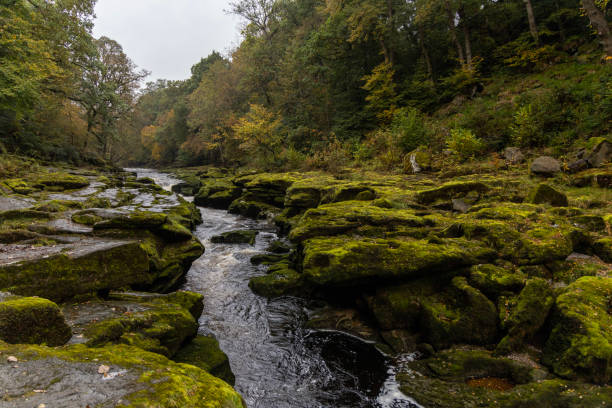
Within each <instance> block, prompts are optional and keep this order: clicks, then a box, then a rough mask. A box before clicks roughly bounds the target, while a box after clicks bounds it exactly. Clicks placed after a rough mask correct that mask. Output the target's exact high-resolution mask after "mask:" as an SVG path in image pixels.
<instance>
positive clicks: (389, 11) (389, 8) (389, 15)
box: [387, 0, 395, 66]
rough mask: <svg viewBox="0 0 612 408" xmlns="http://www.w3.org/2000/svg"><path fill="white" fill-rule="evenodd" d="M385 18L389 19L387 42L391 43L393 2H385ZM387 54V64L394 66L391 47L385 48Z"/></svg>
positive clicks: (393, 28)
mask: <svg viewBox="0 0 612 408" xmlns="http://www.w3.org/2000/svg"><path fill="white" fill-rule="evenodd" d="M387 18H388V19H389V22H388V26H389V39H388V42H389V43H391V41H392V39H391V36H392V35H394V34H395V23H394V19H393V2H392V1H391V0H387ZM387 52H388V54H389V61H388V62H389V63H390V64H391V65H392V66H393V65H394V64H395V55H394V52H393V47H392V46H388V47H387Z"/></svg>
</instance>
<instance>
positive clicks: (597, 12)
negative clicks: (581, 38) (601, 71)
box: [582, 0, 612, 64]
mask: <svg viewBox="0 0 612 408" xmlns="http://www.w3.org/2000/svg"><path fill="white" fill-rule="evenodd" d="M582 6H583V7H584V10H585V11H586V13H587V16H589V20H590V21H591V25H592V26H593V28H594V29H595V30H596V31H597V35H598V36H599V40H600V42H601V45H603V49H604V52H605V53H606V62H607V63H608V64H612V33H611V32H610V26H609V25H608V21H607V20H606V15H605V14H604V12H603V11H601V9H599V7H597V5H596V4H595V2H594V0H582Z"/></svg>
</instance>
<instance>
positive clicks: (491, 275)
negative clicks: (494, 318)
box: [468, 264, 526, 299]
mask: <svg viewBox="0 0 612 408" xmlns="http://www.w3.org/2000/svg"><path fill="white" fill-rule="evenodd" d="M525 279H526V276H525V275H524V274H523V273H522V272H520V271H518V270H513V269H509V267H499V266H495V265H491V264H485V265H475V266H472V267H471V268H470V274H469V277H468V280H469V283H470V285H472V286H473V287H475V288H477V289H478V290H480V291H481V292H483V293H484V294H485V295H487V297H489V298H491V299H496V298H497V297H498V296H499V295H501V294H502V293H504V292H516V291H518V290H520V289H521V288H522V287H523V285H524V284H525Z"/></svg>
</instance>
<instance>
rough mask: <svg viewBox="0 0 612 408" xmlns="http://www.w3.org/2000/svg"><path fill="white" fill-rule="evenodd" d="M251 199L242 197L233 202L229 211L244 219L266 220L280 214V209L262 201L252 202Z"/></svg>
mask: <svg viewBox="0 0 612 408" xmlns="http://www.w3.org/2000/svg"><path fill="white" fill-rule="evenodd" d="M249 198H252V197H245V196H242V197H240V198H237V199H236V200H234V201H232V203H231V204H230V206H229V208H228V211H229V212H230V213H231V214H239V215H242V216H243V217H249V218H257V219H264V218H267V217H269V216H274V215H276V214H278V213H279V212H280V208H278V207H275V206H273V205H270V204H266V203H264V202H260V201H251V200H249Z"/></svg>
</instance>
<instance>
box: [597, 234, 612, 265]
mask: <svg viewBox="0 0 612 408" xmlns="http://www.w3.org/2000/svg"><path fill="white" fill-rule="evenodd" d="M593 251H594V252H595V253H596V254H597V256H598V257H600V258H601V259H603V260H604V261H605V262H609V263H612V238H601V239H598V240H596V241H595V242H594V243H593Z"/></svg>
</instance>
